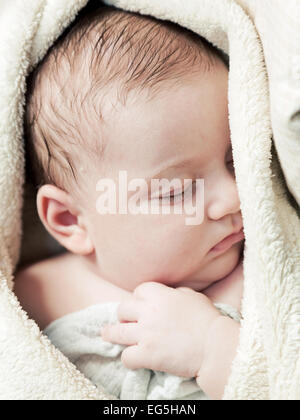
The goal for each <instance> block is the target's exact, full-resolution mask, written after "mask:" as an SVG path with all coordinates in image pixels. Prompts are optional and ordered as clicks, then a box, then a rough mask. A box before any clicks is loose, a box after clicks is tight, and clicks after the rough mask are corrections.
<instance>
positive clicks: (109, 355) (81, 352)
mask: <svg viewBox="0 0 300 420" xmlns="http://www.w3.org/2000/svg"><path fill="white" fill-rule="evenodd" d="M215 306H216V307H217V308H218V309H219V310H220V312H221V313H222V314H223V315H227V316H230V317H231V318H233V319H235V320H236V321H240V314H239V313H238V311H237V310H235V309H234V308H231V307H230V306H229V305H224V304H216V305H215ZM117 307H118V303H117V302H108V303H102V304H97V305H92V306H89V307H87V308H85V309H83V310H81V311H78V312H72V313H70V314H68V315H65V316H63V317H61V318H58V319H56V320H55V321H53V322H51V323H50V324H49V325H48V326H47V327H46V328H45V329H44V330H43V332H44V334H46V335H47V336H48V338H49V339H50V340H51V343H52V344H54V345H55V347H57V348H58V349H59V350H60V351H61V352H62V353H63V354H64V355H65V356H67V358H68V359H69V360H70V361H71V362H72V363H74V364H75V365H76V367H77V368H78V369H79V370H80V372H82V373H83V374H84V375H85V376H86V377H87V378H89V379H90V380H91V381H92V382H93V384H95V385H96V386H100V387H101V388H102V387H103V388H104V389H105V390H106V391H107V392H109V394H111V395H114V396H115V397H117V398H119V399H121V400H174V399H177V400H207V399H209V398H208V397H207V396H206V395H205V394H204V392H203V391H202V390H201V389H200V388H199V386H198V385H197V382H196V379H195V378H183V377H180V376H175V375H169V374H167V373H165V372H159V371H153V370H149V369H137V370H130V369H127V368H126V367H125V366H124V365H123V363H122V362H121V353H122V351H123V349H124V348H125V346H122V345H119V344H113V343H108V342H106V341H104V340H102V338H101V333H100V328H101V326H102V325H106V324H115V323H119V321H118V315H117Z"/></svg>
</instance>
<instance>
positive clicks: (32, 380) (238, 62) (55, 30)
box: [0, 0, 300, 399]
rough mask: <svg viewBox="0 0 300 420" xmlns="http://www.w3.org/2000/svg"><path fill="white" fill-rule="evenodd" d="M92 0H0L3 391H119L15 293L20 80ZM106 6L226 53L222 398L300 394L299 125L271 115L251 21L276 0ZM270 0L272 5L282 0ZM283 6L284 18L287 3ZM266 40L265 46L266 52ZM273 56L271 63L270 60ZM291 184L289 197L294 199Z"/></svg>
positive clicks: (56, 395)
mask: <svg viewBox="0 0 300 420" xmlns="http://www.w3.org/2000/svg"><path fill="white" fill-rule="evenodd" d="M87 1H88V0H68V1H63V2H62V1H61V0H27V1H26V2H25V1H23V0H1V2H0V92H1V95H0V197H1V201H0V398H1V399H106V398H111V399H113V398H114V397H113V396H112V395H108V394H107V392H105V391H104V390H101V388H96V387H95V386H94V385H93V384H92V383H91V381H89V379H88V378H86V377H85V376H84V375H83V374H82V373H81V372H79V370H78V369H76V367H75V366H74V364H73V363H71V362H70V361H69V360H68V359H67V358H66V357H65V356H64V355H63V354H62V353H61V352H60V351H59V350H58V349H57V348H56V347H55V346H54V345H53V344H51V342H50V341H49V339H48V338H47V337H46V336H45V335H44V334H42V333H41V331H40V330H39V328H38V326H37V324H36V323H35V322H34V321H33V320H30V319H28V316H27V314H26V313H25V311H24V310H23V309H22V308H21V306H20V305H19V302H18V300H17V298H16V296H15V295H14V293H13V275H14V272H15V270H16V266H17V263H18V261H19V258H20V245H21V238H22V229H23V230H24V232H25V231H26V225H25V226H23V228H22V208H23V192H24V176H25V174H24V150H23V141H22V139H23V114H24V105H25V91H26V77H27V76H28V74H29V72H30V71H31V70H32V69H33V68H34V67H35V66H36V65H37V63H38V62H39V61H40V60H41V59H42V58H43V57H44V55H45V54H46V52H47V50H48V49H49V47H50V46H51V45H52V44H53V43H54V42H55V40H56V39H57V38H58V37H59V36H60V35H61V33H62V32H63V30H64V29H65V28H66V27H67V26H68V25H70V23H71V22H72V21H73V20H74V19H75V17H76V15H77V13H78V12H79V11H80V10H81V9H82V8H83V7H84V6H85V5H86V4H87ZM99 2H100V0H99ZM105 3H106V4H110V5H113V6H115V7H119V8H122V9H125V10H128V11H134V12H139V13H141V14H149V15H152V16H153V17H156V18H158V19H164V20H170V21H173V22H176V23H178V24H180V25H182V26H185V27H187V28H189V29H191V30H192V31H194V32H196V33H198V34H200V35H202V36H203V37H205V38H207V39H208V40H209V41H210V42H211V43H213V44H214V45H215V46H217V47H218V48H220V49H222V50H223V51H224V52H225V53H226V54H228V55H229V64H230V71H229V90H228V101H229V119H230V130H231V140H232V146H233V157H234V161H235V172H236V180H237V186H238V191H239V195H240V199H241V212H242V216H243V221H244V233H245V238H246V240H245V251H244V277H245V282H244V297H243V302H242V315H243V319H242V321H241V335H240V343H239V348H238V352H237V356H236V358H235V360H234V362H233V365H232V372H231V376H230V378H229V381H228V384H227V386H226V389H225V392H224V399H300V351H299V350H300V329H299V325H300V263H299V262H300V222H299V217H298V214H297V211H298V210H297V206H296V205H295V202H296V201H297V200H298V201H299V195H298V192H299V190H300V184H299V182H300V181H299V173H298V174H297V173H296V172H295V171H297V170H298V168H299V165H297V164H296V161H297V159H298V162H299V156H298V155H297V153H298V154H299V147H298V146H299V137H298V142H297V138H296V134H295V133H297V132H298V133H299V130H298V131H297V127H298V125H297V121H298V115H300V114H299V108H295V107H294V105H293V106H291V107H290V106H289V107H288V106H286V108H282V109H279V108H278V107H277V108H276V112H272V118H271V110H272V109H273V108H272V104H273V103H271V106H270V96H269V84H268V83H269V82H270V81H272V80H278V79H276V78H275V77H273V79H268V73H267V71H268V72H269V73H270V74H272V75H274V74H275V72H274V71H273V72H272V69H271V68H267V66H266V62H265V56H264V50H263V48H262V43H261V41H260V37H259V33H258V32H257V30H256V28H255V26H254V24H253V22H255V20H256V17H257V16H259V19H258V22H257V23H258V27H260V28H263V25H262V24H261V22H262V15H261V13H260V7H263V10H265V11H266V4H269V5H270V7H271V8H272V7H273V4H274V3H272V2H269V1H266V2H260V1H256V0H255V2H253V3H251V1H250V0H249V1H247V0H236V1H234V0H218V1H215V0H213V1H212V0H189V1H186V2H183V1H182V0H107V1H105ZM238 3H239V4H238ZM261 3H264V6H260V4H261ZM271 3H272V5H271ZM251 5H255V7H253V8H252V7H251ZM276 5H277V6H278V7H279V2H278V1H277V0H276ZM243 7H244V8H245V10H246V11H245V10H243ZM293 7H294V8H293V9H291V10H294V13H296V11H299V13H300V6H298V8H297V6H296V4H295V3H294V2H293ZM275 9H276V7H275ZM246 12H247V13H248V14H249V16H248V15H247V13H246ZM272 13H275V12H272ZM285 14H286V16H287V15H288V9H287V10H286V13H285ZM250 17H251V18H250ZM281 25H283V26H284V25H285V23H284V22H281ZM278 31H280V28H278ZM298 35H299V34H298ZM296 36H297V34H295V38H296ZM264 39H266V38H264ZM268 45H269V44H268V42H266V43H265V44H264V49H265V50H266V51H269V50H268ZM278 45H279V42H278ZM269 56H270V55H269ZM268 63H271V66H272V61H271V60H269V61H268ZM293 63H294V61H293V60H291V61H290V62H289V63H287V66H288V68H289V69H290V73H292V74H293V75H294V74H298V73H297V71H296V69H295V68H294V67H293V65H295V66H296V68H297V62H296V61H295V64H293ZM274 65H275V64H274ZM278 74H279V73H278ZM293 77H294V76H293ZM294 80H298V79H297V77H296V78H295V79H294ZM282 86H283V85H281V88H282ZM297 86H299V85H297ZM272 92H273V90H272ZM298 92H299V91H298ZM274 97H276V95H275V96H274ZM294 97H296V95H295V96H294ZM271 99H272V96H271ZM285 101H286V102H288V101H289V99H288V98H285ZM294 104H295V103H294ZM285 109H289V110H293V115H294V119H293V120H292V121H291V123H292V126H291V127H292V128H293V138H292V141H291V142H288V139H289V138H288V136H287V143H286V144H285V140H284V136H283V135H282V133H283V130H281V131H279V130H276V131H274V132H273V127H275V128H277V129H278V127H279V125H280V123H281V122H282V121H285V118H286V114H284V112H285ZM277 132H278V133H281V135H280V138H279V143H278V146H279V147H276V145H277V136H276V133H277ZM273 138H274V141H273ZM290 139H291V137H290ZM274 146H275V147H274ZM275 149H276V152H275ZM291 156H294V159H295V162H291V165H290V167H288V164H287V162H288V160H287V157H289V158H290V157H291ZM280 163H282V167H281V166H280ZM287 186H288V187H289V189H290V191H291V193H292V194H294V201H295V202H294V203H292V201H291V200H290V196H289V194H290V193H289V192H288V190H287ZM26 223H30V221H29V222H26ZM23 237H24V238H26V235H24V236H23ZM30 242H31V241H28V238H26V244H25V245H26V247H27V246H28V248H30V252H31V255H32V259H34V256H35V253H36V249H37V248H41V247H43V245H44V242H42V241H40V242H37V243H36V241H34V243H30ZM31 247H32V248H31ZM46 251H47V244H46ZM49 254H50V251H49Z"/></svg>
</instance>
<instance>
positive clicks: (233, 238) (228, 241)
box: [211, 229, 245, 252]
mask: <svg viewBox="0 0 300 420" xmlns="http://www.w3.org/2000/svg"><path fill="white" fill-rule="evenodd" d="M243 239H245V235H244V231H243V229H241V230H240V231H239V232H237V233H233V234H231V235H229V236H226V238H224V239H223V240H222V241H221V242H219V243H218V244H217V245H215V246H214V247H213V248H211V251H213V252H225V251H227V250H228V249H229V248H231V247H232V245H233V244H235V243H237V242H240V241H242V240H243Z"/></svg>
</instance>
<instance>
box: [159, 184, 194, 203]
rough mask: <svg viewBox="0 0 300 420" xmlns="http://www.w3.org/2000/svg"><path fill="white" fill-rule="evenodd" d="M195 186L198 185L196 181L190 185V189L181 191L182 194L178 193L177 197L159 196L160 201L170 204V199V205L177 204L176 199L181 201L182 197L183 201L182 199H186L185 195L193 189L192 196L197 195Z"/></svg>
mask: <svg viewBox="0 0 300 420" xmlns="http://www.w3.org/2000/svg"><path fill="white" fill-rule="evenodd" d="M195 185H196V181H193V182H192V183H191V184H190V185H189V187H188V188H186V189H185V190H183V191H181V192H180V193H178V194H175V195H166V196H159V201H161V202H163V200H167V201H168V202H169V199H170V204H175V200H176V197H178V199H177V200H179V197H180V201H181V200H182V198H183V197H184V195H185V193H186V192H187V191H188V190H189V189H190V188H192V189H193V191H192V195H194V194H195V188H194V187H195Z"/></svg>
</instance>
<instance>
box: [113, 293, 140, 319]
mask: <svg viewBox="0 0 300 420" xmlns="http://www.w3.org/2000/svg"><path fill="white" fill-rule="evenodd" d="M139 309H140V302H138V301H137V299H134V298H131V299H128V300H126V301H124V302H122V303H120V304H119V306H118V310H117V314H118V319H119V321H120V322H128V321H131V322H134V321H138V319H139V314H140V311H139Z"/></svg>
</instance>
